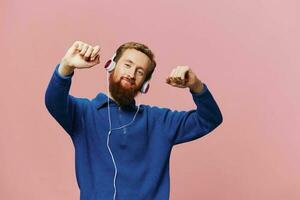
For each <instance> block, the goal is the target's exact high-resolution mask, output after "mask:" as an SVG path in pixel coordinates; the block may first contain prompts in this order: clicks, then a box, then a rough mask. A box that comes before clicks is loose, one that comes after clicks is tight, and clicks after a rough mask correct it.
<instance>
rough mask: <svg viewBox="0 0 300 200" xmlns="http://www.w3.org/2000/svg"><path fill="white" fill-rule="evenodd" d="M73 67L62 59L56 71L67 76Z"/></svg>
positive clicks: (72, 70)
mask: <svg viewBox="0 0 300 200" xmlns="http://www.w3.org/2000/svg"><path fill="white" fill-rule="evenodd" d="M74 69H75V68H74V67H72V66H70V65H68V64H67V62H66V61H65V60H64V59H62V60H61V62H60V66H59V68H58V73H59V74H60V75H61V76H68V75H70V74H72V73H73V72H74Z"/></svg>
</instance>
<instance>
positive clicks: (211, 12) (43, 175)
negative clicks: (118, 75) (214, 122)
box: [0, 0, 300, 200]
mask: <svg viewBox="0 0 300 200" xmlns="http://www.w3.org/2000/svg"><path fill="white" fill-rule="evenodd" d="M299 7H300V3H299V1H297V0H286V1H283V0H281V1H280V0H265V1H262V0H261V1H259V0H248V1H224V0H223V1H221V0H219V1H216V0H214V1H199V0H197V1H196V0H193V1H191V0H186V1H183V0H182V1H174V0H164V1H157V0H153V1H141V0H135V1H121V0H117V1H109V0H106V1H74V0H73V1H56V2H55V1H50V0H48V1H37V0H36V1H34V0H28V1H16V0H9V1H8V0H6V1H5V0H4V1H3V0H2V1H1V3H0V28H1V31H0V40H1V45H0V47H1V48H0V51H1V73H0V76H1V79H0V89H1V99H0V110H1V116H0V121H1V126H0V199H3V200H19V199H25V200H40V199H43V200H53V199H55V200H68V199H69V200H73V199H79V189H78V186H77V183H76V179H75V166H74V149H73V145H72V142H71V139H70V138H69V136H68V135H67V134H66V133H65V132H64V130H63V129H62V128H61V127H60V126H59V124H58V123H57V122H56V121H55V120H54V119H53V118H52V117H51V116H50V114H49V113H48V112H47V110H46V108H45V105H44V93H45V90H46V87H47V85H48V82H49V80H50V77H51V75H52V73H53V71H54V68H55V66H56V64H57V63H59V62H60V59H61V58H62V56H63V55H64V54H65V52H66V50H67V49H68V48H69V47H70V45H72V43H73V42H74V41H75V40H81V41H84V42H87V43H89V44H92V45H97V44H98V45H100V46H101V47H102V53H101V55H102V57H101V58H102V61H101V63H100V65H97V66H95V67H94V68H91V69H89V70H81V71H76V72H75V75H74V78H73V84H72V88H71V94H73V95H75V96H78V97H88V98H93V97H94V96H95V95H96V94H97V93H98V92H100V91H106V88H105V86H106V85H105V84H106V82H105V72H104V70H103V69H102V67H103V63H104V61H106V60H107V59H108V58H109V57H110V56H111V55H112V53H113V51H114V50H115V49H116V48H117V47H118V46H119V45H120V44H122V43H124V42H127V41H138V42H142V43H145V44H146V45H148V46H149V47H150V48H151V49H153V51H154V52H155V55H156V60H157V63H158V65H157V69H156V71H155V73H154V75H153V79H152V82H151V88H150V91H149V93H148V94H147V95H144V96H140V97H139V98H138V99H137V101H138V102H139V103H143V104H151V105H156V106H161V107H169V108H172V109H178V110H189V109H193V108H195V105H194V102H193V101H192V98H191V95H190V94H189V92H188V90H187V89H181V88H175V87H171V86H169V85H167V84H165V83H164V79H165V77H167V76H168V75H169V73H170V72H171V70H172V69H173V68H174V67H176V66H177V65H188V66H190V67H191V68H192V70H193V71H194V72H195V73H196V74H197V75H198V77H199V79H201V80H202V81H203V82H204V83H206V84H207V86H208V87H209V89H210V91H211V92H212V94H213V96H214V98H215V100H216V101H217V103H218V105H219V106H220V109H221V111H222V113H223V117H224V121H223V124H222V125H221V126H219V127H218V128H217V129H215V130H214V131H213V132H212V133H211V134H210V135H207V136H205V137H203V138H201V139H199V140H195V141H193V142H190V143H185V144H182V145H178V146H175V148H174V149H173V152H172V156H171V163H170V164H171V174H170V175H171V197H170V199H172V200H173V199H174V200H182V199H209V200H219V199H222V200H250V199H251V200H266V199H272V200H282V199H287V200H298V199H300V190H299V187H300V170H299V169H300V158H299V152H300V145H299V143H300V135H299V133H300V132H299V131H300V125H299V124H300V120H299V119H300V118H299V111H300V106H299V104H298V103H299V101H300V94H299V84H300V83H299V82H300V81H299V73H300V70H299V64H300V59H299V53H300V39H299V37H300V28H299V27H300V26H299V25H300V23H299V19H300V14H299V12H298V11H299Z"/></svg>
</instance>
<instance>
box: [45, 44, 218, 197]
mask: <svg viewBox="0 0 300 200" xmlns="http://www.w3.org/2000/svg"><path fill="white" fill-rule="evenodd" d="M99 52H100V48H99V46H94V47H93V46H91V45H89V44H86V43H84V42H82V41H76V42H75V43H74V44H73V45H72V46H71V47H70V48H69V50H68V51H67V53H66V55H65V56H64V57H63V58H62V60H61V62H60V63H59V64H58V65H57V66H56V68H55V70H54V73H53V75H52V78H51V80H50V83H49V85H48V88H47V91H46V94H45V104H46V107H47V109H48V111H49V112H50V113H51V115H52V116H53V117H54V118H55V119H56V120H57V121H58V123H59V124H60V125H61V126H62V127H63V128H64V129H65V131H66V132H67V133H68V134H69V135H70V137H71V139H72V142H73V144H74V148H75V167H76V177H77V182H78V186H79V188H80V199H81V200H109V199H118V200H167V199H169V190H170V176H169V159H170V153H171V150H172V147H173V146H174V145H176V144H180V143H185V142H189V141H192V140H195V139H197V138H200V137H202V136H204V135H206V134H208V133H209V132H211V131H212V130H214V129H215V128H216V127H217V126H219V125H220V124H221V123H222V120H223V119H222V114H221V112H220V110H219V107H218V105H217V103H216V102H215V100H214V98H213V96H212V95H211V93H210V91H209V90H208V88H207V85H206V84H204V83H202V82H201V81H200V79H198V77H197V76H196V75H195V74H194V73H193V71H192V70H191V68H189V67H188V66H177V67H176V68H174V69H173V70H172V72H171V73H170V75H169V77H167V79H166V83H167V84H170V85H171V86H174V87H179V88H188V89H189V92H190V94H191V96H192V98H193V101H194V102H195V105H196V107H197V108H196V109H194V110H190V111H176V110H175V111H173V110H171V109H169V108H161V107H157V106H150V105H144V104H141V105H139V106H137V105H136V102H135V100H134V98H135V97H136V95H137V94H138V93H139V92H140V91H141V88H142V86H143V85H144V84H145V83H146V82H147V81H150V78H151V76H152V73H153V72H154V69H155V67H156V62H155V60H154V55H153V53H152V52H151V50H150V49H149V48H148V47H147V46H146V45H144V44H140V43H136V42H129V43H125V44H123V45H121V46H120V47H119V48H118V50H117V51H116V55H115V57H114V58H113V61H114V62H115V68H114V69H113V71H112V72H111V73H110V74H109V91H108V92H107V95H106V94H105V93H102V92H100V93H99V94H98V95H97V96H96V97H95V98H94V99H92V100H89V99H87V98H78V97H74V96H72V95H70V94H69V90H70V86H71V79H72V77H73V75H74V71H75V69H76V70H77V69H82V68H90V67H93V66H95V65H97V64H99V63H100V55H99ZM194 156H197V154H196V153H195V154H194Z"/></svg>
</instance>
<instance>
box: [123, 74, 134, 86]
mask: <svg viewBox="0 0 300 200" xmlns="http://www.w3.org/2000/svg"><path fill="white" fill-rule="evenodd" d="M122 79H125V80H127V81H128V82H130V83H131V85H135V79H130V78H127V77H124V76H123V77H122V78H121V80H122Z"/></svg>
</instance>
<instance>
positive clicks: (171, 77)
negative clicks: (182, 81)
mask: <svg viewBox="0 0 300 200" xmlns="http://www.w3.org/2000/svg"><path fill="white" fill-rule="evenodd" d="M175 70H176V69H173V70H172V71H171V73H170V75H169V77H168V80H169V82H174V78H173V74H174V73H175Z"/></svg>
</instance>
